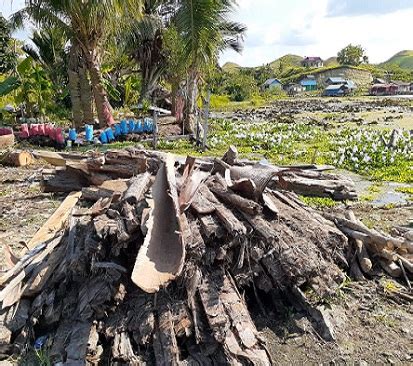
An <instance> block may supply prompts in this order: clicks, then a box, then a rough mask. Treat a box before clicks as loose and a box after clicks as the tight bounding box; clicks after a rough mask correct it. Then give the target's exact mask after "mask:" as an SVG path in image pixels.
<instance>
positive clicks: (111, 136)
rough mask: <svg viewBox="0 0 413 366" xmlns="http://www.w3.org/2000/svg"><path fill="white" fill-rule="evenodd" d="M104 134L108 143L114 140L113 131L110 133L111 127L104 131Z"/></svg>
mask: <svg viewBox="0 0 413 366" xmlns="http://www.w3.org/2000/svg"><path fill="white" fill-rule="evenodd" d="M105 133H106V137H107V139H108V141H109V142H111V141H114V140H115V135H114V134H113V131H112V128H111V127H108V128H107V129H106V130H105Z"/></svg>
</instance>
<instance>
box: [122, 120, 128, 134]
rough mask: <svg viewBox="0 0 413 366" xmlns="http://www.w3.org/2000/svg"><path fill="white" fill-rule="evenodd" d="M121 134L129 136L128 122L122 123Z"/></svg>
mask: <svg viewBox="0 0 413 366" xmlns="http://www.w3.org/2000/svg"><path fill="white" fill-rule="evenodd" d="M120 132H121V134H122V135H127V134H128V132H129V131H128V124H127V122H126V120H122V121H120Z"/></svg>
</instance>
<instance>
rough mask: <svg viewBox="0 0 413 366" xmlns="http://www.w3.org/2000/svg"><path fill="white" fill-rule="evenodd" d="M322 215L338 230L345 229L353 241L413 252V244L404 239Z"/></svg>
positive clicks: (325, 214) (342, 219) (332, 216)
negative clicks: (390, 246) (337, 227)
mask: <svg viewBox="0 0 413 366" xmlns="http://www.w3.org/2000/svg"><path fill="white" fill-rule="evenodd" d="M323 215H324V216H325V217H326V218H327V219H329V220H331V221H333V222H335V223H336V224H337V225H338V226H339V227H340V228H345V229H347V230H346V232H347V233H348V234H349V235H353V236H352V237H353V238H354V239H361V240H363V241H364V240H366V241H368V242H370V243H374V244H377V245H380V246H381V247H384V248H385V247H387V246H388V245H393V246H394V247H396V248H401V249H407V250H413V243H411V242H409V241H408V240H406V239H404V238H403V239H398V238H392V237H390V236H385V235H382V234H380V233H378V232H376V231H373V230H369V229H368V228H366V227H365V226H364V225H361V224H360V223H355V222H352V221H350V220H347V219H344V218H340V217H336V216H334V215H330V214H328V213H323ZM354 232H358V233H359V234H363V235H357V234H356V233H354Z"/></svg>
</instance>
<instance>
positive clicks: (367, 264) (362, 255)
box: [346, 210, 373, 273]
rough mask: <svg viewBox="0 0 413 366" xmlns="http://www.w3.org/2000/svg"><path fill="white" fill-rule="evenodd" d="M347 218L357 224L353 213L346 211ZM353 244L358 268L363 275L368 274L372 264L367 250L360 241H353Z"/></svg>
mask: <svg viewBox="0 0 413 366" xmlns="http://www.w3.org/2000/svg"><path fill="white" fill-rule="evenodd" d="M346 215H347V218H348V219H349V220H350V221H352V222H355V223H357V222H358V221H357V219H356V216H355V215H354V212H353V211H351V210H350V211H347V213H346ZM354 243H355V247H356V248H355V249H356V255H357V258H358V261H359V264H360V268H361V270H362V271H363V272H364V273H369V272H370V271H371V269H372V267H373V264H372V262H371V260H370V258H369V255H368V253H367V249H366V247H365V246H364V243H363V242H362V241H361V240H360V239H354Z"/></svg>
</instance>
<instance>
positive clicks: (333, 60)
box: [324, 57, 338, 67]
mask: <svg viewBox="0 0 413 366" xmlns="http://www.w3.org/2000/svg"><path fill="white" fill-rule="evenodd" d="M324 66H327V67H333V66H338V61H337V57H329V58H328V59H326V60H324Z"/></svg>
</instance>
